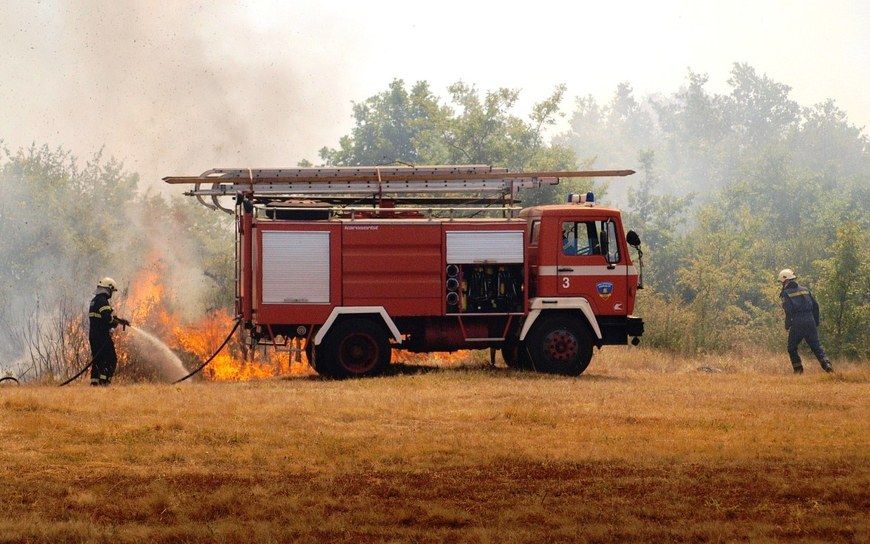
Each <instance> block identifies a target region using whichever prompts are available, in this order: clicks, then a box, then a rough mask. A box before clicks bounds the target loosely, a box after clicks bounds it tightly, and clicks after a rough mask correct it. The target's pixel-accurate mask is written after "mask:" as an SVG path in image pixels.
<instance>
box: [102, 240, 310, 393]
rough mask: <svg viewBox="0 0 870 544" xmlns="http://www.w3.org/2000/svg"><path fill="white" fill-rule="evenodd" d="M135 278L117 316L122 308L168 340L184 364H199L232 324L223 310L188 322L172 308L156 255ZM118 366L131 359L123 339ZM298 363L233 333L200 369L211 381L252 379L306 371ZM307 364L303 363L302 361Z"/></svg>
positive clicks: (169, 294) (163, 273)
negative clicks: (255, 347) (251, 345)
mask: <svg viewBox="0 0 870 544" xmlns="http://www.w3.org/2000/svg"><path fill="white" fill-rule="evenodd" d="M149 261H150V264H149V265H148V266H146V267H144V268H143V269H142V270H141V271H140V273H139V274H138V275H137V277H136V278H135V280H134V282H133V283H132V286H131V288H130V292H129V294H128V296H127V297H126V300H125V301H124V303H123V305H121V306H120V307H119V310H118V313H119V315H123V313H124V312H125V313H126V314H127V316H129V318H130V320H131V321H132V322H133V323H134V324H135V325H136V326H138V327H141V328H143V329H144V330H147V331H148V332H150V333H151V334H153V335H155V336H157V337H158V338H160V339H161V340H163V342H165V343H166V345H167V346H169V348H170V349H171V350H172V351H174V352H175V353H176V354H178V355H179V356H180V357H181V358H182V360H184V361H185V362H186V363H187V366H188V368H193V367H195V366H198V365H199V364H200V363H201V362H202V361H204V360H205V359H206V358H208V357H210V356H211V355H212V353H214V351H215V350H217V348H218V347H219V346H220V345H221V343H222V342H223V340H224V338H225V337H226V335H227V334H228V333H229V331H230V330H231V329H232V327H233V322H234V319H233V316H232V315H231V314H230V313H229V312H228V311H227V310H225V309H219V310H214V311H211V312H209V313H207V314H205V315H204V316H203V317H201V318H199V319H196V320H195V321H193V322H186V321H185V320H183V319H182V318H181V317H180V312H178V311H176V306H177V302H176V301H175V300H174V297H173V293H172V291H171V289H169V288H168V287H167V285H166V284H165V278H166V277H167V274H166V269H165V268H166V267H165V266H164V264H163V263H162V261H161V260H160V259H159V257H157V256H152V258H151V259H149ZM118 359H119V363H120V364H125V363H128V362H129V361H130V360H131V350H130V346H129V345H128V343H127V342H125V341H124V339H119V342H118ZM300 366H301V365H299V364H296V365H294V364H292V363H291V356H290V355H288V354H284V353H276V352H272V353H267V352H265V351H263V350H248V349H246V348H245V346H244V345H243V343H242V340H241V335H240V334H239V333H238V332H237V333H236V334H235V335H234V338H232V339H231V340H230V342H229V343H228V344H227V346H226V347H225V348H224V349H223V350H221V352H220V353H219V354H218V355H217V356H216V357H215V358H214V359H213V360H212V361H211V363H210V364H209V365H208V366H207V367H206V368H205V369H204V370H203V375H204V376H205V377H206V378H207V379H210V380H233V381H238V380H250V379H255V378H268V377H273V376H276V375H283V374H291V373H305V372H306V370H305V369H304V368H299V367H300ZM306 366H307V365H306Z"/></svg>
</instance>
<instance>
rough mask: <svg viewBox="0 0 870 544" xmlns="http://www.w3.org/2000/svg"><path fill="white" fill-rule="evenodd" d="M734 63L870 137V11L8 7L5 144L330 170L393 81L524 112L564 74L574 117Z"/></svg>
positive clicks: (789, 7) (182, 166) (157, 168)
mask: <svg viewBox="0 0 870 544" xmlns="http://www.w3.org/2000/svg"><path fill="white" fill-rule="evenodd" d="M734 62H745V63H748V64H750V65H752V66H753V67H755V68H756V70H758V71H759V72H762V73H766V74H767V75H768V76H770V77H772V78H773V79H775V80H777V81H780V82H783V83H786V84H788V85H790V86H792V88H793V90H792V95H791V96H792V98H793V99H795V100H796V101H798V102H799V103H800V104H802V105H811V104H814V103H817V102H820V101H822V100H824V99H826V98H833V99H834V100H835V101H836V102H837V104H838V105H839V106H840V107H841V108H843V109H844V110H845V111H846V112H847V113H848V115H849V118H850V120H851V122H853V123H854V124H856V125H859V126H864V127H868V126H870V100H867V98H866V92H865V89H868V88H870V2H866V1H865V2H860V1H848V0H844V1H833V0H829V1H825V2H816V1H806V2H786V1H764V0H755V1H751V2H750V1H742V0H732V1H729V2H712V1H709V2H708V1H695V2H688V1H676V0H672V1H668V0H659V1H656V2H619V1H612V2H600V1H596V2H582V1H575V2H555V1H549V0H538V1H537V2H511V1H500V2H474V1H471V0H466V1H464V2H459V1H454V0H440V1H438V2H411V1H405V2H386V1H377V0H369V1H367V2H328V1H323V0H321V1H308V0H298V1H293V2H287V1H278V0H260V1H247V2H201V3H196V2H172V1H167V0H164V1H161V2H123V1H114V2H109V1H104V0H88V1H76V2H58V1H46V0H44V1H40V2H13V1H11V0H0V139H2V140H3V143H4V145H5V146H6V147H8V148H11V149H13V150H14V149H16V148H18V147H20V146H23V145H29V144H30V143H31V142H36V143H38V144H43V143H45V144H48V145H50V146H58V145H61V146H64V147H65V148H67V149H70V150H72V151H73V152H74V153H75V154H77V155H78V156H80V157H82V158H86V157H88V156H89V155H91V154H92V153H94V152H95V151H96V150H98V149H100V148H101V147H104V150H105V151H104V153H105V154H106V155H113V156H116V157H118V158H121V159H123V160H124V161H125V164H126V165H127V166H128V167H129V168H130V169H133V170H136V171H138V172H140V173H141V174H142V183H143V185H144V186H159V181H158V180H159V178H160V177H162V176H165V175H180V174H197V173H199V172H201V171H203V170H206V169H208V168H213V167H220V166H250V167H269V166H273V167H278V166H294V165H295V164H296V163H297V162H298V161H299V160H301V159H306V158H307V159H310V160H312V161H315V162H316V160H317V151H318V150H319V149H320V148H321V147H323V146H335V145H336V144H337V142H338V138H339V137H340V136H342V135H343V134H346V133H347V132H348V131H349V130H350V128H351V127H352V124H353V120H352V118H351V113H352V111H351V107H352V102H354V101H362V100H364V99H365V98H366V97H368V96H371V95H372V94H375V93H377V92H380V91H382V90H384V89H385V88H386V87H387V85H388V83H389V82H390V81H391V80H392V79H393V78H401V79H404V80H405V81H407V82H409V83H410V82H414V81H417V80H421V79H425V80H428V81H430V82H431V84H432V88H433V90H434V91H435V92H436V93H438V94H443V93H444V90H445V89H446V87H447V86H448V85H449V84H450V83H453V82H455V81H457V80H463V81H465V82H467V83H472V84H475V85H476V86H477V87H478V88H479V89H482V90H486V89H493V88H496V87H511V88H517V89H520V90H521V91H522V95H521V96H522V101H521V102H520V104H519V105H518V108H519V111H520V112H521V113H522V112H525V111H527V110H528V107H529V106H530V105H531V104H532V103H533V102H535V101H538V100H541V99H543V98H545V97H546V96H548V95H549V94H550V93H551V92H552V90H553V88H554V87H555V86H556V85H557V84H560V83H564V84H566V85H567V87H568V97H569V98H568V99H567V100H566V102H565V104H564V109H565V111H566V113H570V111H571V109H572V107H573V99H574V97H576V96H578V95H584V96H585V95H590V94H591V95H592V96H594V97H596V98H598V99H599V100H600V101H607V100H608V99H609V97H610V96H611V95H612V93H613V92H614V90H615V88H616V85H617V84H618V83H620V82H624V81H628V82H630V83H631V84H632V85H633V87H634V89H635V92H636V94H637V95H639V96H642V95H645V94H648V93H663V94H669V93H672V92H674V91H676V90H677V89H678V88H679V86H680V85H681V84H683V83H684V81H685V77H686V74H687V72H688V70H689V69H690V68H691V69H692V70H693V71H695V72H701V73H707V74H709V77H710V83H709V87H708V88H709V90H711V91H716V92H725V91H727V84H726V81H727V79H728V74H729V71H730V69H731V66H732V64H733V63H734ZM560 128H564V125H561V126H560V127H557V129H556V130H559V129H560ZM865 132H866V129H865Z"/></svg>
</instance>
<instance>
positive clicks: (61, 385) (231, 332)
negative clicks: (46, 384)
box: [0, 317, 242, 387]
mask: <svg viewBox="0 0 870 544" xmlns="http://www.w3.org/2000/svg"><path fill="white" fill-rule="evenodd" d="M241 323H242V318H241V317H240V318H238V319H236V322H235V324H234V325H233V328H232V330H230V333H229V334H228V335H227V337H226V338H224V341H223V342H222V343H221V345H220V346H219V347H218V348H217V349H216V350H215V352H214V353H212V354H211V356H210V357H209V358H208V359H206V360H205V362H203V363H202V364H201V365H199V366H198V367H196V368H195V369H194V370H192V371H190V372H189V373H188V374H187V375H186V376H184V377H183V378H179V379H177V380H175V381H174V382H172V383H173V384H176V383H181V382H183V381H184V380H187V379H188V378H191V377H192V376H195V375H197V374H198V373H200V372H201V371H202V369H203V368H205V367H206V366H208V364H209V363H210V362H212V360H214V358H215V357H217V356H218V354H219V353H220V352H221V351H223V349H224V347H226V345H227V344H228V343H229V341H230V338H232V337H233V334H235V333H236V329H238V328H239V325H240V324H241ZM103 347H105V344H104V345H103V346H101V347H100V349H99V350H97V353H100V351H102V349H103ZM93 364H94V361H93V359H91V361H90V362H89V363H88V364H87V365H85V367H84V368H82V369H81V370H79V371H78V372H77V373H76V375H75V376H73V377H72V378H70V379H68V380H66V381H65V382H63V383H62V384H60V385H59V387H63V386H65V385H68V384H70V383H72V382H73V381H75V380H76V379H77V378H78V377H79V376H81V375H82V374H84V373H85V372H86V371H87V370H88V369H89V368H91V366H92V365H93ZM13 379H14V378H13ZM0 381H2V380H0ZM15 383H18V380H15Z"/></svg>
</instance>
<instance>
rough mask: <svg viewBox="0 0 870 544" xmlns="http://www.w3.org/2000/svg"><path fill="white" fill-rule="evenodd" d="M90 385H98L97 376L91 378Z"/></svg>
mask: <svg viewBox="0 0 870 544" xmlns="http://www.w3.org/2000/svg"><path fill="white" fill-rule="evenodd" d="M91 385H92V386H93V387H96V386H98V385H100V380H98V379H97V378H91Z"/></svg>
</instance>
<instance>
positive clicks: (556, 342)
mask: <svg viewBox="0 0 870 544" xmlns="http://www.w3.org/2000/svg"><path fill="white" fill-rule="evenodd" d="M526 345H527V347H528V353H529V356H530V357H531V362H532V364H533V365H534V368H535V370H537V371H539V372H546V373H548V374H562V375H565V376H579V375H580V374H582V373H583V371H584V370H586V367H587V366H589V361H591V360H592V348H593V346H592V338H591V337H590V335H589V331H588V329H587V328H586V327H585V326H584V324H583V323H580V322H579V321H578V320H577V319H576V318H571V317H568V316H565V315H554V316H552V317H546V318H544V319H543V320H542V321H540V322H538V323H535V326H534V327H532V330H531V332H529V335H528V336H527V337H526Z"/></svg>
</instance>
